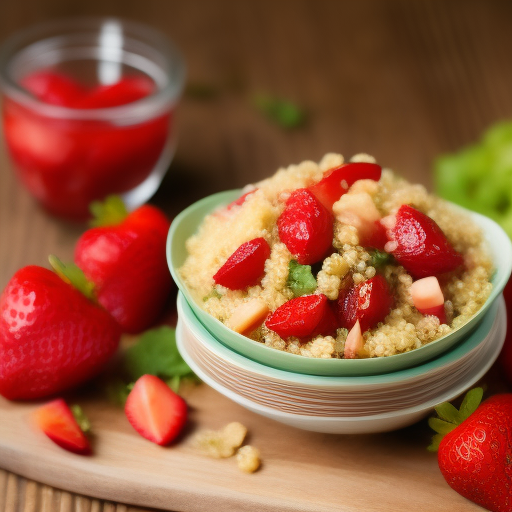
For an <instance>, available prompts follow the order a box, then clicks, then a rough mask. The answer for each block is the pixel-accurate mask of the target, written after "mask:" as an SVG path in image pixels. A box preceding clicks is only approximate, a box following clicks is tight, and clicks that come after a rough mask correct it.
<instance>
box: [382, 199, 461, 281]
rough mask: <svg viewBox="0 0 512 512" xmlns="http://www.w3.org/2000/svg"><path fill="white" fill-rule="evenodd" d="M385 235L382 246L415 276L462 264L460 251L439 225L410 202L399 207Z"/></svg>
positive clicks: (435, 272) (439, 271) (418, 276)
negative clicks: (384, 241)
mask: <svg viewBox="0 0 512 512" xmlns="http://www.w3.org/2000/svg"><path fill="white" fill-rule="evenodd" d="M388 236H389V239H390V242H389V243H388V244H386V249H387V250H388V252H391V254H393V256H394V257H395V259H396V260H397V261H398V263H400V265H402V266H403V267H404V268H405V269H406V270H407V271H408V272H409V273H410V274H411V275H412V276H413V277H415V278H421V277H428V276H437V275H439V274H443V273H445V272H451V271H452V270H456V269H457V268H458V267H460V266H461V265H462V264H463V258H462V254H460V253H458V252H457V251H456V250H455V249H454V248H453V246H452V244H451V243H450V242H449V241H448V239H447V238H446V236H445V234H444V233H443V231H442V230H441V228H440V227H439V226H438V225H437V224H436V223H435V222H434V221H433V220H432V219H431V218H430V217H428V216H427V215H425V214H424V213H422V212H420V211H419V210H417V209H416V208H413V207H412V206H409V205H402V206H401V207H400V208H399V210H398V212H397V214H396V222H395V225H394V227H392V228H391V229H390V230H388Z"/></svg>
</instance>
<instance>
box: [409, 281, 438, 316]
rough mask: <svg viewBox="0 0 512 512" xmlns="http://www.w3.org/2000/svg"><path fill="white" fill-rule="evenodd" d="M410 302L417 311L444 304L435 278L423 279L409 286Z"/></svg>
mask: <svg viewBox="0 0 512 512" xmlns="http://www.w3.org/2000/svg"><path fill="white" fill-rule="evenodd" d="M411 296H412V302H413V304H414V306H415V307H416V309H418V310H419V311H422V310H425V309H430V308H435V307H436V306H441V305H442V304H444V296H443V292H442V290H441V286H439V281H438V280H437V277H435V276H430V277H424V278H423V279H418V280H417V281H414V283H412V285H411Z"/></svg>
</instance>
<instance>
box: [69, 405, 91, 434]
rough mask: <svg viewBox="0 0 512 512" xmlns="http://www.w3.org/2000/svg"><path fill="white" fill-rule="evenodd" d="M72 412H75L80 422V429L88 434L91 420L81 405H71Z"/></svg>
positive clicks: (77, 420)
mask: <svg viewBox="0 0 512 512" xmlns="http://www.w3.org/2000/svg"><path fill="white" fill-rule="evenodd" d="M70 409H71V413H72V414H73V417H74V418H75V420H76V422H77V423H78V426H79V427H80V430H81V431H82V432H83V433H84V434H87V432H90V430H91V422H90V421H89V419H88V418H87V416H86V415H85V413H84V411H83V410H82V408H81V407H80V406H79V405H76V404H75V405H72V406H71V407H70Z"/></svg>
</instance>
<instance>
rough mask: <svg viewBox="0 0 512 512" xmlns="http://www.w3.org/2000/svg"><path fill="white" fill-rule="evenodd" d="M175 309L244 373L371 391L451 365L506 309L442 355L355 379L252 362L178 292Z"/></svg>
mask: <svg viewBox="0 0 512 512" xmlns="http://www.w3.org/2000/svg"><path fill="white" fill-rule="evenodd" d="M177 307H178V320H179V321H181V322H182V323H185V324H186V326H187V327H188V328H189V330H190V331H191V332H192V333H193V335H194V336H196V337H197V338H198V339H199V340H200V341H201V343H203V344H206V345H208V346H209V347H213V348H212V350H213V351H215V352H216V353H217V354H218V355H219V356H220V357H222V358H223V359H224V360H226V361H228V362H230V363H231V364H233V365H236V366H238V367H240V368H243V369H244V370H246V371H251V372H253V373H257V374H258V375H261V376H263V377H270V378H272V379H273V380H279V381H281V382H286V383H292V384H300V385H302V386H311V387H317V388H335V387H347V388H349V387H357V388H361V387H368V388H371V387H380V386H382V385H389V384H396V383H398V382H401V383H402V384H406V383H407V382H410V381H412V380H415V379H417V378H418V377H419V376H420V375H424V374H425V373H427V372H429V371H433V370H439V369H440V368H441V367H443V366H445V365H449V364H452V363H454V362H455V361H457V360H458V359H460V357H462V356H463V355H464V354H467V353H468V352H470V351H472V350H474V349H476V348H477V347H478V346H479V345H480V344H481V343H485V342H486V340H488V337H489V336H490V335H495V332H496V329H497V328H499V322H500V321H501V320H500V318H499V315H501V316H503V314H504V311H503V310H505V301H504V299H503V297H502V296H501V297H499V299H498V300H497V301H496V302H495V303H494V304H493V305H492V306H491V309H490V310H489V311H488V312H487V314H486V315H485V316H484V318H483V319H482V322H480V324H479V325H478V326H477V328H476V329H475V330H474V331H473V332H472V333H471V334H470V335H469V336H468V337H466V338H465V339H464V340H462V341H461V342H460V343H458V344H457V345H456V346H455V347H454V348H452V349H451V350H448V351H446V352H444V353H443V354H441V355H440V356H439V357H437V358H434V359H430V360H429V361H426V362H424V363H423V364H419V365H417V366H413V367H411V368H404V369H400V370H396V371H394V372H390V373H381V374H376V375H354V376H331V375H311V374H305V373H298V372H292V371H287V370H282V369H279V368H274V367H272V366H268V365H265V364H263V363H260V362H258V361H254V360H252V359H249V358H248V357H245V356H244V355H242V354H239V353H238V352H235V351H234V350H232V349H231V348H229V347H227V346H226V345H224V344H223V343H221V342H220V341H218V340H217V339H216V338H215V336H213V335H212V334H211V333H210V332H209V331H208V330H207V329H206V327H204V326H203V325H202V324H201V322H200V321H199V320H198V319H197V317H196V316H195V314H194V311H193V310H192V307H191V306H190V305H189V304H188V302H187V300H186V298H185V296H184V295H183V294H182V293H181V292H179V293H178V299H177ZM189 317H192V318H191V321H190V320H189ZM194 320H195V321H194Z"/></svg>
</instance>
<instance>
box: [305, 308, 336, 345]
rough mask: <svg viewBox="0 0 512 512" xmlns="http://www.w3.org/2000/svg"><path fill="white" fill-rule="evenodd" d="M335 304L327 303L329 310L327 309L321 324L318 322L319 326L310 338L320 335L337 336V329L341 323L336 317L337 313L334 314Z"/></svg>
mask: <svg viewBox="0 0 512 512" xmlns="http://www.w3.org/2000/svg"><path fill="white" fill-rule="evenodd" d="M334 304H335V302H330V301H327V308H325V311H324V314H323V316H322V318H321V319H320V322H318V325H317V326H316V327H315V329H314V330H313V332H312V333H311V334H310V337H314V336H319V335H322V336H334V335H335V334H336V329H337V328H338V327H339V322H338V318H337V317H336V313H335V312H334V306H333V305H334Z"/></svg>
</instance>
